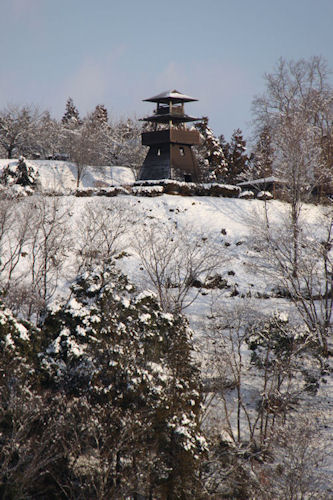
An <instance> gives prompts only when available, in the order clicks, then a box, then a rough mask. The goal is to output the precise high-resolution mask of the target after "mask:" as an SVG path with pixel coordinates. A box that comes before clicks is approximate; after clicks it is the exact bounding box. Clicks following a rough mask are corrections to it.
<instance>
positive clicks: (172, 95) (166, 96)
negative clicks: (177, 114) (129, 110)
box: [144, 89, 198, 102]
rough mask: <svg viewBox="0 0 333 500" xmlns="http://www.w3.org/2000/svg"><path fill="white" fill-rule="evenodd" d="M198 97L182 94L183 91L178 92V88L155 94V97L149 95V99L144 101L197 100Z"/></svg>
mask: <svg viewBox="0 0 333 500" xmlns="http://www.w3.org/2000/svg"><path fill="white" fill-rule="evenodd" d="M197 100H198V99H195V98H194V97H190V96H188V95H186V94H182V93H181V92H178V90H175V89H174V90H166V91H165V92H162V93H161V94H158V95H155V96H153V97H149V99H144V101H148V102H168V101H173V102H191V101H197Z"/></svg>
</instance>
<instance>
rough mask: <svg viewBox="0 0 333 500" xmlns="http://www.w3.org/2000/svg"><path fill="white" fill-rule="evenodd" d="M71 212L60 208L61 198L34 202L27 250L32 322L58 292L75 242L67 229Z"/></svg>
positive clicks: (42, 199) (29, 315) (29, 312)
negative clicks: (63, 270) (68, 255)
mask: <svg viewBox="0 0 333 500" xmlns="http://www.w3.org/2000/svg"><path fill="white" fill-rule="evenodd" d="M69 212H70V209H66V208H64V207H62V206H61V203H60V200H59V198H41V199H40V200H37V201H36V203H35V207H34V214H33V215H34V217H33V219H32V220H31V224H30V231H31V242H30V244H29V247H28V257H29V260H30V266H29V274H30V280H29V281H30V282H29V285H28V286H29V288H30V290H31V299H32V300H31V302H30V304H29V308H28V318H29V319H30V318H31V315H32V314H37V319H38V315H39V314H40V312H41V309H43V308H44V307H45V306H46V305H47V304H48V303H49V301H50V300H51V298H52V297H53V295H54V293H55V291H56V289H57V284H58V279H59V275H60V272H61V270H62V268H63V265H64V259H65V256H66V254H67V252H68V248H69V247H70V246H71V242H72V240H71V238H72V236H71V235H70V233H69V231H68V227H67V223H68V216H69ZM36 304H37V305H38V307H37V310H36V307H35V306H36Z"/></svg>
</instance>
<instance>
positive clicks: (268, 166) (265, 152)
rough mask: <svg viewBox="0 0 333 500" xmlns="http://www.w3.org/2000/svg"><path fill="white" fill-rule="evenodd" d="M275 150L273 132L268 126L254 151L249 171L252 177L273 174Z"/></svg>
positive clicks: (257, 177) (260, 136) (261, 134)
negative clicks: (271, 132) (272, 138)
mask: <svg viewBox="0 0 333 500" xmlns="http://www.w3.org/2000/svg"><path fill="white" fill-rule="evenodd" d="M273 158H274V150H273V146H272V140H271V134H270V130H269V128H268V127H265V128H264V129H263V130H262V132H260V135H259V139H258V142H257V144H256V148H255V150H254V153H253V157H252V161H251V168H250V169H249V173H250V174H251V175H252V177H251V178H252V179H260V178H264V177H270V176H271V175H273Z"/></svg>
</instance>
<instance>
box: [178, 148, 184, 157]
mask: <svg viewBox="0 0 333 500" xmlns="http://www.w3.org/2000/svg"><path fill="white" fill-rule="evenodd" d="M179 153H180V156H185V150H184V148H179Z"/></svg>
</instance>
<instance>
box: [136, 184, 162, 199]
mask: <svg viewBox="0 0 333 500" xmlns="http://www.w3.org/2000/svg"><path fill="white" fill-rule="evenodd" d="M163 192H164V189H163V186H134V187H133V188H132V194H134V195H136V196H150V197H153V196H161V195H162V194H163Z"/></svg>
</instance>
